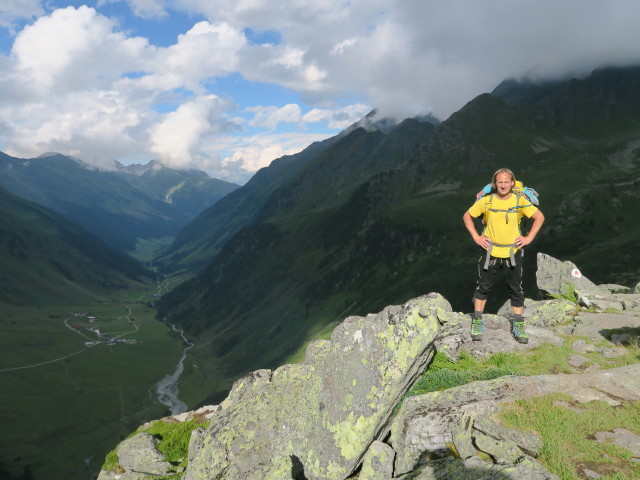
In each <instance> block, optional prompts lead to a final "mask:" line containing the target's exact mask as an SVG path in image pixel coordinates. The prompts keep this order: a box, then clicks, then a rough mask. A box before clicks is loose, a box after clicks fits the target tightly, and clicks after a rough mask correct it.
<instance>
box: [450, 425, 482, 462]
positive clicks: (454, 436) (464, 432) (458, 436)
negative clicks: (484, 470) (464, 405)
mask: <svg viewBox="0 0 640 480" xmlns="http://www.w3.org/2000/svg"><path fill="white" fill-rule="evenodd" d="M472 425H473V418H471V417H470V416H468V415H463V416H462V418H461V419H460V421H459V422H458V423H457V424H456V425H455V426H454V427H453V429H452V430H451V441H452V443H453V446H454V448H455V449H456V452H455V453H456V455H457V456H458V457H460V458H461V459H462V460H466V459H467V458H470V457H473V456H475V455H476V453H477V451H476V449H475V447H474V446H473V442H472V438H471V426H472Z"/></svg>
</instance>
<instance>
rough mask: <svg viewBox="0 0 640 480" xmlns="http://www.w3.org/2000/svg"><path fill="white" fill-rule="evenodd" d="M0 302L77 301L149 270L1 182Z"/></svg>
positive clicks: (100, 296) (123, 285)
mask: <svg viewBox="0 0 640 480" xmlns="http://www.w3.org/2000/svg"><path fill="white" fill-rule="evenodd" d="M0 218H2V224H1V225H0V252H1V253H0V304H8V305H16V306H27V305H29V306H36V305H53V304H59V305H80V304H82V303H84V302H96V301H103V300H104V299H106V298H108V297H109V295H111V294H112V293H114V292H115V291H118V290H126V289H130V288H134V287H137V286H138V287H139V286H140V284H141V282H147V283H148V282H149V281H150V280H151V279H152V278H153V275H152V274H151V273H150V272H149V271H147V270H145V269H144V268H142V265H141V264H140V263H139V262H137V261H136V260H134V259H132V258H131V257H129V256H127V255H125V254H123V253H120V252H117V251H115V250H114V249H112V248H110V247H108V246H107V245H105V244H104V243H103V242H102V241H100V240H99V239H97V238H96V237H94V236H93V235H91V234H89V233H88V232H87V231H86V230H84V229H83V228H81V227H79V226H78V225H75V224H73V223H72V222H70V221H69V220H67V219H65V218H63V217H62V216H60V215H58V214H56V213H53V212H51V211H49V210H47V209H46V208H43V207H41V206H39V205H36V204H34V203H32V202H28V201H26V200H23V199H21V198H18V197H16V196H15V195H12V194H11V193H9V192H7V191H6V190H5V189H3V188H1V187H0Z"/></svg>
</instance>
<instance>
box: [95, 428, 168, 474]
mask: <svg viewBox="0 0 640 480" xmlns="http://www.w3.org/2000/svg"><path fill="white" fill-rule="evenodd" d="M157 444H158V439H157V438H155V437H154V436H153V435H150V434H148V433H145V432H142V433H138V434H137V435H134V436H133V437H131V438H127V439H126V440H124V441H123V442H122V443H121V444H120V446H119V447H118V452H117V453H118V463H120V466H121V467H122V468H123V469H124V470H125V472H126V473H125V475H124V476H122V475H121V476H120V477H118V478H124V479H128V480H138V479H140V480H142V479H144V478H148V476H149V475H162V474H166V473H168V472H169V471H170V470H171V464H170V463H169V462H167V461H166V460H165V459H164V456H163V455H162V454H161V453H160V452H159V451H158V449H157V448H156V445H157ZM103 478H105V477H103Z"/></svg>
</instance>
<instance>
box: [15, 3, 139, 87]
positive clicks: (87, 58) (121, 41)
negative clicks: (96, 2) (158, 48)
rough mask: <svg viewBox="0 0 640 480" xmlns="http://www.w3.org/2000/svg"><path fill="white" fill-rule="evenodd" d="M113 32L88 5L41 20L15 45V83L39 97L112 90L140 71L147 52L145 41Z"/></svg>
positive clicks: (62, 11)
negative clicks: (116, 83)
mask: <svg viewBox="0 0 640 480" xmlns="http://www.w3.org/2000/svg"><path fill="white" fill-rule="evenodd" d="M113 27H114V24H113V22H112V21H111V20H109V19H107V18H106V17H103V16H101V15H98V14H97V13H96V11H95V10H94V9H92V8H89V7H86V6H82V7H79V8H78V9H75V8H73V7H67V8H64V9H60V10H56V11H54V12H53V13H52V14H51V15H50V16H45V17H40V18H39V19H38V20H37V21H36V22H35V23H33V24H32V25H29V26H27V27H25V28H24V29H23V30H22V31H21V32H20V33H19V34H18V36H17V37H16V40H15V42H14V45H13V49H12V58H13V60H14V62H15V71H14V72H13V74H14V76H15V77H16V81H17V82H19V83H22V84H24V85H25V86H27V87H29V88H31V89H32V91H33V92H34V93H37V94H40V95H47V94H49V93H50V92H51V91H56V92H65V91H73V90H79V89H86V88H89V89H94V88H105V87H108V84H109V81H110V80H113V79H114V78H117V77H118V76H119V75H120V74H122V73H123V72H124V71H126V70H129V69H134V68H136V65H138V64H139V62H140V61H141V59H144V56H145V53H146V50H147V49H148V45H147V42H146V40H144V39H142V38H140V37H134V38H127V37H125V36H124V35H123V34H120V33H114V32H113V31H112V29H113Z"/></svg>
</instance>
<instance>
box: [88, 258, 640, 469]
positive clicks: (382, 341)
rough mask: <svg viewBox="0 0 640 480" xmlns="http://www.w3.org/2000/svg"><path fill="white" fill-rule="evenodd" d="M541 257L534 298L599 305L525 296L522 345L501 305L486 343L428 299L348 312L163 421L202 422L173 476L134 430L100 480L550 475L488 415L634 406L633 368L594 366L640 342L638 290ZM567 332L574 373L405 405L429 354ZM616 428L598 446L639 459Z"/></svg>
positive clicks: (531, 444) (639, 375)
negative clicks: (516, 408) (512, 409)
mask: <svg viewBox="0 0 640 480" xmlns="http://www.w3.org/2000/svg"><path fill="white" fill-rule="evenodd" d="M538 259H539V262H540V263H539V271H540V275H539V281H540V284H539V287H540V289H541V290H543V291H545V292H549V293H552V292H559V293H566V285H569V284H571V285H573V286H574V287H575V291H576V292H577V293H578V294H579V295H580V296H582V298H583V300H581V301H582V302H583V307H584V306H585V305H584V298H586V299H590V300H591V301H592V302H593V303H595V304H596V305H599V306H596V307H594V306H593V303H592V306H591V307H590V309H589V310H586V309H585V308H583V307H581V306H580V305H578V304H577V302H575V301H570V300H567V299H551V300H544V301H534V300H531V299H526V301H525V317H527V321H526V325H527V327H526V328H527V332H528V334H529V337H530V341H529V343H528V344H526V345H523V344H519V343H517V342H516V341H515V340H514V339H513V337H512V336H511V333H510V331H509V318H510V315H511V312H510V311H511V308H510V306H509V305H508V304H505V306H504V307H502V308H501V309H500V311H499V312H498V314H497V315H489V314H486V315H485V316H484V318H485V333H484V339H483V341H482V342H474V341H472V340H471V337H470V334H469V322H470V319H469V316H468V315H466V314H463V313H459V312H452V311H451V306H450V304H449V303H448V302H447V301H446V300H445V299H444V298H443V297H442V296H440V295H438V294H436V293H431V294H429V295H425V296H423V297H419V298H416V299H413V300H410V301H409V302H407V303H405V304H404V305H400V306H391V307H387V308H385V309H384V310H383V311H382V312H380V313H378V314H375V315H368V316H366V317H349V318H347V319H346V320H345V321H344V322H343V323H342V324H341V325H339V326H338V327H337V328H336V329H335V330H334V332H333V335H332V337H331V340H320V341H315V342H313V343H311V344H310V345H309V347H308V349H307V355H306V358H305V360H304V361H303V362H302V363H300V364H297V365H285V366H283V367H280V368H278V369H277V370H275V371H273V372H272V371H270V370H257V371H254V372H252V373H250V374H248V375H246V376H245V377H243V378H241V379H239V380H238V381H237V382H236V383H235V384H234V386H233V388H232V390H231V392H230V393H229V396H228V397H227V398H226V399H225V400H224V401H223V402H222V404H221V405H220V406H214V407H206V408H204V409H202V410H200V411H196V412H189V413H186V414H183V415H181V416H179V417H171V418H170V419H168V420H167V421H172V422H178V421H186V420H189V419H191V418H194V416H198V415H199V416H201V417H206V418H209V419H210V420H211V423H210V426H209V428H207V429H204V428H198V429H196V430H194V431H193V433H192V435H191V442H190V445H189V453H188V467H187V469H186V471H184V472H180V471H175V470H171V465H169V464H168V463H167V462H166V461H164V459H163V458H162V455H161V454H160V453H159V452H158V450H157V449H156V448H155V444H156V441H157V440H156V439H155V438H154V437H152V436H150V435H148V434H145V433H144V432H141V433H138V434H137V435H135V436H133V437H132V438H130V439H128V440H126V441H124V442H123V443H122V444H121V445H120V446H119V448H118V457H119V460H120V467H121V472H119V473H115V472H104V471H103V472H102V473H101V476H100V480H102V479H104V480H107V479H115V478H118V479H121V480H125V479H126V480H138V479H143V478H148V476H149V475H162V474H166V473H170V474H172V475H175V474H180V473H182V474H183V477H182V478H184V479H185V480H200V479H213V478H216V479H221V480H222V479H238V478H242V479H243V480H252V479H256V480H258V479H260V480H262V479H265V478H266V479H272V478H273V479H293V480H301V479H306V480H344V479H347V478H358V479H359V480H391V479H403V480H431V479H452V478H455V479H461V480H464V479H477V478H483V479H494V480H512V479H514V478H527V479H534V480H535V479H539V480H555V479H557V478H558V477H557V476H556V475H554V474H552V473H549V472H548V471H547V470H546V469H545V468H544V466H543V465H542V464H541V463H540V462H539V461H538V460H537V457H538V455H539V452H540V449H541V439H540V437H538V436H537V435H533V434H530V433H525V432H519V431H516V430H514V429H510V428H507V427H505V426H503V425H501V424H499V423H498V422H497V421H496V418H497V415H498V414H499V413H500V412H501V411H502V409H503V405H504V404H506V403H508V402H513V401H516V400H518V399H524V398H530V397H536V396H541V395H546V394H549V393H553V392H563V393H565V394H568V395H570V396H571V397H572V398H573V401H574V403H573V404H572V405H570V406H569V407H568V408H576V407H575V405H578V404H580V403H587V402H591V401H593V400H600V401H604V402H606V403H607V404H609V405H610V406H619V405H621V403H622V402H628V401H634V402H637V401H640V363H636V364H633V365H627V366H624V367H619V368H614V369H609V370H604V369H603V368H601V365H600V364H598V363H594V361H593V358H594V355H597V356H599V358H601V359H602V362H601V363H602V364H603V365H606V364H607V362H606V360H607V359H612V358H617V357H618V356H621V355H626V353H627V350H626V349H625V347H624V345H634V344H635V345H637V343H638V339H639V335H640V303H639V300H640V294H639V293H636V292H634V290H632V289H627V290H624V289H625V288H626V287H623V286H620V285H600V286H598V285H595V284H593V282H590V281H589V280H588V279H586V278H585V277H584V276H582V275H581V274H580V277H576V275H575V271H574V269H576V268H575V265H573V264H572V263H570V262H559V261H558V260H555V259H553V258H552V257H548V256H545V255H543V254H540V255H539V257H538ZM576 270H577V269H576ZM572 272H573V274H572ZM554 276H559V277H560V279H558V278H554ZM576 278H577V280H579V281H576ZM635 290H636V291H637V290H638V287H636V288H635ZM620 292H626V293H620ZM594 300H595V301H594ZM604 305H608V306H607V307H606V308H604ZM603 310H606V311H603ZM568 335H573V336H576V337H578V338H574V339H573V340H571V342H572V343H571V344H570V345H571V348H572V349H573V351H574V354H573V355H571V356H570V357H569V359H568V360H567V368H569V369H570V370H569V371H573V372H575V373H572V374H562V375H537V376H505V377H500V378H497V379H494V380H488V381H476V382H473V383H470V384H467V385H462V386H458V387H454V388H449V389H447V390H443V391H436V392H431V393H427V394H423V395H416V396H411V397H408V398H406V399H404V401H402V402H401V399H402V397H403V395H404V394H405V393H406V391H407V390H408V389H409V388H410V386H411V385H412V384H413V383H414V382H415V381H416V379H417V378H418V376H419V375H421V373H422V372H423V371H424V370H425V369H426V368H427V366H428V363H429V361H430V359H431V358H432V356H433V354H434V351H435V350H438V351H439V352H441V353H443V354H444V355H446V356H447V357H448V358H449V359H450V360H451V361H453V362H455V361H457V360H458V359H459V357H460V355H461V352H463V351H464V352H466V353H467V354H468V355H471V356H473V357H475V358H479V359H481V358H486V357H489V356H491V355H493V354H495V353H499V352H522V353H524V352H526V351H527V350H530V349H534V348H538V347H540V346H541V345H543V344H551V345H557V346H562V345H564V344H565V343H566V341H567V340H566V338H567V336H568ZM569 338H570V337H569ZM589 356H590V359H589V358H587V357H589ZM400 402H401V406H400V408H399V410H398V411H397V412H396V413H394V407H396V406H397V405H398V404H399V403H400ZM624 427H625V426H623V425H621V426H620V428H616V429H614V430H613V431H599V432H595V431H594V433H593V434H594V438H596V439H599V440H598V441H603V442H604V441H606V442H615V443H616V445H620V446H622V447H623V448H627V449H629V450H630V451H631V455H632V457H633V459H636V460H637V461H640V447H638V445H640V435H639V433H640V432H634V431H631V430H629V429H627V428H624ZM142 430H144V428H142ZM585 468H586V467H585ZM581 475H589V472H587V471H586V470H585V471H581Z"/></svg>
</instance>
